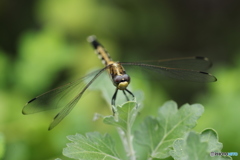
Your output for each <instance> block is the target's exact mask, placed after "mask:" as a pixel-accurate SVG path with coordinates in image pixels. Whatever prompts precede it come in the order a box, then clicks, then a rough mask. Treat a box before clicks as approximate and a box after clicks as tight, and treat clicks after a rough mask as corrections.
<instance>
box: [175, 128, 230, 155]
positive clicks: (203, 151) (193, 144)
mask: <svg viewBox="0 0 240 160" xmlns="http://www.w3.org/2000/svg"><path fill="white" fill-rule="evenodd" d="M216 135H217V134H216V132H215V131H213V130H211V129H208V130H205V131H203V132H202V134H201V135H200V134H198V133H194V132H190V133H189V134H188V136H187V137H186V138H185V139H177V140H176V141H175V142H174V144H173V150H171V151H170V154H171V156H172V157H173V158H174V159H175V160H192V159H194V160H202V159H204V160H231V157H228V156H226V157H223V156H210V152H212V151H214V150H215V149H220V148H222V145H221V143H219V142H217V136H216ZM212 143H213V144H212ZM211 146H215V147H214V148H213V149H212V150H211V149H210V147H211Z"/></svg>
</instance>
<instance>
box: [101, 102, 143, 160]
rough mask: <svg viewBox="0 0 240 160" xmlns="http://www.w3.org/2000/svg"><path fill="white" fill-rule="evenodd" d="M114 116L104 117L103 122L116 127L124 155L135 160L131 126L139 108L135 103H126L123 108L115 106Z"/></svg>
mask: <svg viewBox="0 0 240 160" xmlns="http://www.w3.org/2000/svg"><path fill="white" fill-rule="evenodd" d="M116 109H117V114H116V117H115V116H106V117H104V119H103V122H104V123H106V124H110V125H113V126H115V127H118V133H119V136H120V137H121V140H122V142H123V146H124V149H125V152H126V155H127V156H128V157H129V159H136V155H135V150H134V147H133V135H132V126H133V123H134V121H135V119H136V116H137V115H138V113H139V111H140V109H141V107H140V106H138V104H137V103H136V102H126V103H124V104H123V106H117V108H116Z"/></svg>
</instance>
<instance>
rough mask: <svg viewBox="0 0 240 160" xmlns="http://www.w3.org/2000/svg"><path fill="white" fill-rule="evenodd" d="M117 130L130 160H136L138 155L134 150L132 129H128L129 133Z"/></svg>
mask: <svg viewBox="0 0 240 160" xmlns="http://www.w3.org/2000/svg"><path fill="white" fill-rule="evenodd" d="M117 129H118V134H119V136H120V137H121V140H122V143H123V146H124V149H125V151H126V153H127V156H128V157H129V160H136V155H135V151H134V148H133V136H132V135H131V127H128V129H127V131H125V132H124V131H123V130H122V129H121V128H117Z"/></svg>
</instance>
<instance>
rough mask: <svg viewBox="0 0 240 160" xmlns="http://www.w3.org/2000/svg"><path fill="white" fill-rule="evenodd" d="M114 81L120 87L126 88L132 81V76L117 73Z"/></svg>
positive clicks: (121, 88)
mask: <svg viewBox="0 0 240 160" xmlns="http://www.w3.org/2000/svg"><path fill="white" fill-rule="evenodd" d="M113 83H114V85H115V86H116V87H117V88H118V89H120V90H125V89H126V88H127V86H128V85H129V83H130V77H129V75H127V74H123V75H116V76H115V77H114V78H113Z"/></svg>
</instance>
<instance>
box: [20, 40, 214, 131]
mask: <svg viewBox="0 0 240 160" xmlns="http://www.w3.org/2000/svg"><path fill="white" fill-rule="evenodd" d="M87 40H88V42H89V43H91V44H92V46H93V48H94V49H95V53H96V54H97V55H98V57H99V59H100V60H101V61H102V63H103V64H104V67H103V68H102V69H100V70H97V71H94V72H92V73H90V74H88V75H86V76H85V77H82V78H80V79H78V80H76V81H74V82H70V83H67V84H65V85H63V86H60V87H57V88H55V89H52V90H50V91H47V92H45V93H43V94H41V95H39V96H37V97H35V98H33V99H31V100H30V101H28V102H27V103H26V104H25V106H24V107H23V110H22V113H23V114H24V115H26V114H33V113H37V112H41V111H45V110H50V109H55V108H62V107H63V109H62V110H61V111H60V112H59V113H58V114H57V115H56V116H55V117H54V118H53V121H52V122H51V124H50V126H49V128H48V130H51V129H53V128H54V127H55V126H57V125H58V124H59V123H60V122H61V121H62V120H63V119H64V118H65V117H66V116H67V115H68V114H69V113H70V112H71V111H72V109H73V108H74V107H75V106H76V104H77V103H78V101H79V100H80V99H81V97H82V95H83V94H84V93H85V91H86V90H87V89H88V88H89V86H90V85H92V83H93V82H94V81H95V80H96V79H97V78H98V77H99V76H100V75H101V74H102V73H103V72H105V71H107V73H108V74H109V76H110V79H111V81H112V83H113V85H114V86H115V87H116V89H115V92H114V94H113V96H112V100H111V106H112V112H113V115H114V114H115V113H116V108H115V101H116V98H117V93H118V91H119V90H121V91H122V92H123V94H124V96H125V97H126V100H127V101H129V97H128V95H130V96H131V97H132V98H135V96H134V94H133V93H132V92H131V91H130V90H128V86H129V84H130V82H131V78H130V76H129V75H128V74H127V73H126V71H125V69H124V67H125V66H130V67H131V66H137V67H140V68H144V69H147V70H149V71H153V72H154V73H156V75H164V76H167V77H170V78H174V79H178V80H185V81H193V82H215V81H217V79H216V77H215V76H213V75H211V74H210V73H207V72H204V71H202V70H206V69H208V68H210V67H211V65H212V63H211V62H210V60H209V59H208V58H206V57H200V56H195V57H185V58H174V59H165V60H153V61H145V62H117V61H113V60H112V58H111V57H110V55H109V53H108V52H107V51H106V49H105V48H104V47H103V45H101V44H100V43H99V42H98V40H97V38H96V36H89V37H88V39H87ZM86 80H88V81H87V82H85V81H86ZM73 91H74V92H75V94H76V95H75V96H74V97H70V99H71V100H70V101H69V102H65V103H60V102H61V100H62V99H64V98H65V97H67V96H68V95H70V93H71V92H73ZM127 94H128V95H127ZM53 99H55V102H56V103H55V104H54V105H51V101H53ZM63 102H64V101H63Z"/></svg>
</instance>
